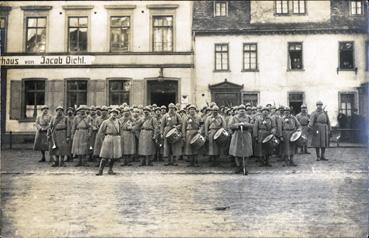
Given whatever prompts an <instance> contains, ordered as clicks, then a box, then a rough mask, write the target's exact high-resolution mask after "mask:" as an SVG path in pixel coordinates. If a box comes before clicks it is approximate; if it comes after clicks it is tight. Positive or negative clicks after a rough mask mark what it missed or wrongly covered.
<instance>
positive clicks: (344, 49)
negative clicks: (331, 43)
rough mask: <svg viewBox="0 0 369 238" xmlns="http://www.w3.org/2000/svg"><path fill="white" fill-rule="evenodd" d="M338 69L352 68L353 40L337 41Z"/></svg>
mask: <svg viewBox="0 0 369 238" xmlns="http://www.w3.org/2000/svg"><path fill="white" fill-rule="evenodd" d="M339 60H340V62H339V63H340V65H339V67H340V69H354V67H355V66H354V42H340V43H339Z"/></svg>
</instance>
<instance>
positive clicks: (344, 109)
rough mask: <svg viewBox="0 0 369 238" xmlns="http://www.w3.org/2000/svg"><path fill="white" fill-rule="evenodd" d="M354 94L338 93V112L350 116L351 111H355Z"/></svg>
mask: <svg viewBox="0 0 369 238" xmlns="http://www.w3.org/2000/svg"><path fill="white" fill-rule="evenodd" d="M354 103H355V94H353V93H340V113H343V114H345V115H346V116H348V117H351V115H352V112H353V111H355V104H354Z"/></svg>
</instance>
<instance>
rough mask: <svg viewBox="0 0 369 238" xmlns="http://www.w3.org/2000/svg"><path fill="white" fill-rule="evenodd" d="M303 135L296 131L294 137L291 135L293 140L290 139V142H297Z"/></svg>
mask: <svg viewBox="0 0 369 238" xmlns="http://www.w3.org/2000/svg"><path fill="white" fill-rule="evenodd" d="M301 135H302V132H301V131H296V132H294V133H293V134H292V135H291V138H290V141H291V142H295V141H297V140H298V139H299V138H300V136H301Z"/></svg>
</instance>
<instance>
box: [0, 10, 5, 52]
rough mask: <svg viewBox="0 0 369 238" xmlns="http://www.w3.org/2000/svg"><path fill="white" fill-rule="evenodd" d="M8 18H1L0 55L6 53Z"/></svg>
mask: <svg viewBox="0 0 369 238" xmlns="http://www.w3.org/2000/svg"><path fill="white" fill-rule="evenodd" d="M5 40H6V18H5V17H0V54H2V53H4V52H5V46H6V41H5Z"/></svg>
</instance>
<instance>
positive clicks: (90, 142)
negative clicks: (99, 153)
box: [88, 106, 99, 162]
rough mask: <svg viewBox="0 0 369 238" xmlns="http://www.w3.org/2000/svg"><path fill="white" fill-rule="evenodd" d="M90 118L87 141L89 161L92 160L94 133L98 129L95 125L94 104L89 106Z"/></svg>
mask: <svg viewBox="0 0 369 238" xmlns="http://www.w3.org/2000/svg"><path fill="white" fill-rule="evenodd" d="M89 117H90V120H91V136H90V141H89V144H90V145H89V158H88V160H89V161H91V162H92V161H94V159H95V158H94V155H93V154H94V146H95V140H96V134H97V131H98V130H99V128H98V127H97V125H96V119H97V114H96V107H95V106H91V107H90V115H89Z"/></svg>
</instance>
